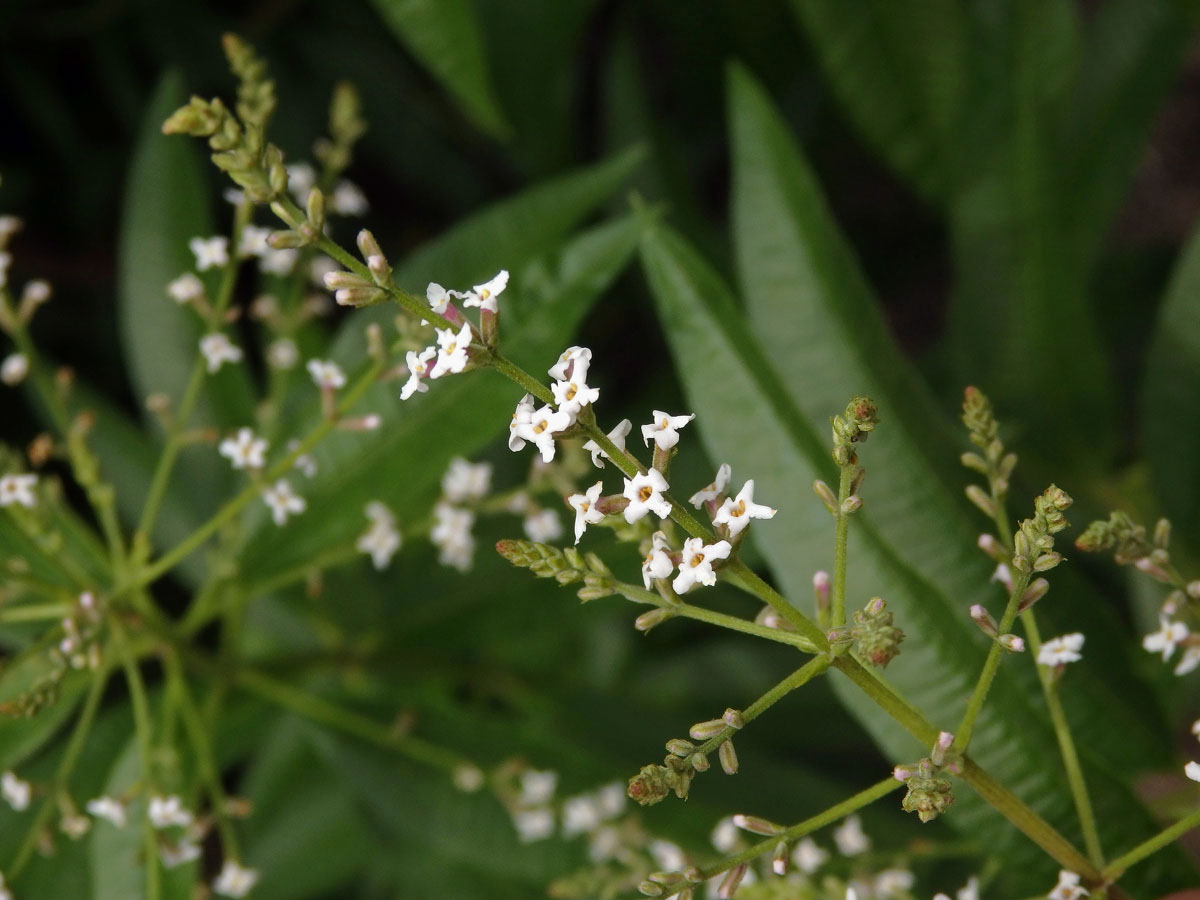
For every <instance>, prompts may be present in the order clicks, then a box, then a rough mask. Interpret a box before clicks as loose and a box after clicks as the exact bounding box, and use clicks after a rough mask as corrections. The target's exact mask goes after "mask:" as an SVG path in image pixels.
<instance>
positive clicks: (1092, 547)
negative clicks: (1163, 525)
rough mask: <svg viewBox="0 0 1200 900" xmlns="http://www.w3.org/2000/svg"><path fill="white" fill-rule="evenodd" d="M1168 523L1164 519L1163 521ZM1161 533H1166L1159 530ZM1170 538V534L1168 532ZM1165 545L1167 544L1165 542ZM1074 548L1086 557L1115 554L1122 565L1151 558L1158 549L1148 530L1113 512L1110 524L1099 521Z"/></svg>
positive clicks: (1082, 535) (1109, 520)
mask: <svg viewBox="0 0 1200 900" xmlns="http://www.w3.org/2000/svg"><path fill="white" fill-rule="evenodd" d="M1163 521H1164V522H1165V521H1166V520H1165V519H1164V520H1163ZM1159 531H1160V532H1163V531H1166V529H1159ZM1166 536H1168V537H1169V531H1166ZM1164 543H1165V541H1164ZM1075 546H1076V547H1078V548H1079V549H1080V550H1083V551H1085V552H1087V553H1095V552H1098V551H1102V550H1112V551H1113V558H1114V559H1115V560H1116V561H1117V562H1118V563H1120V564H1121V565H1126V564H1129V563H1132V562H1134V561H1136V560H1139V559H1142V558H1144V557H1147V556H1149V555H1150V554H1151V553H1153V552H1154V550H1155V549H1164V550H1165V549H1166V547H1165V546H1164V547H1161V548H1156V547H1155V545H1154V544H1152V543H1151V542H1150V540H1149V539H1148V537H1147V533H1146V527H1145V526H1144V525H1139V524H1138V523H1137V522H1135V521H1133V519H1131V518H1130V517H1129V514H1128V513H1125V512H1122V511H1121V510H1119V509H1118V510H1114V511H1113V512H1111V513H1109V516H1108V521H1107V522H1106V521H1104V520H1103V519H1098V520H1096V521H1095V522H1093V523H1092V524H1091V525H1089V526H1088V527H1087V529H1086V530H1085V531H1084V532H1083V534H1081V535H1080V536H1079V537H1078V538H1076V540H1075Z"/></svg>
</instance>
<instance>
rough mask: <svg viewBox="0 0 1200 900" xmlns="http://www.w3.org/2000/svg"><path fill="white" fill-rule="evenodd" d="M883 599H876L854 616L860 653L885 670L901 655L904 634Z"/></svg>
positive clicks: (854, 632)
mask: <svg viewBox="0 0 1200 900" xmlns="http://www.w3.org/2000/svg"><path fill="white" fill-rule="evenodd" d="M886 606H887V604H885V603H884V601H883V599H882V598H881V597H875V598H873V599H872V600H871V602H870V603H868V604H867V605H866V606H865V607H864V608H863V609H861V610H859V611H858V612H856V613H855V614H854V626H855V627H854V631H853V634H854V638H855V640H857V641H858V652H859V653H860V654H861V655H862V656H863V658H865V659H866V660H867V661H868V662H870V663H871V664H872V665H874V666H879V667H880V668H881V669H882V668H885V667H886V666H887V664H888V663H890V662H891V661H892V660H893V659H895V658H896V657H897V656H899V655H900V642H901V641H903V640H904V632H903V631H901V630H900V629H899V628H897V627H896V626H895V625H893V624H892V614H891V613H890V612H888V611H887V609H886Z"/></svg>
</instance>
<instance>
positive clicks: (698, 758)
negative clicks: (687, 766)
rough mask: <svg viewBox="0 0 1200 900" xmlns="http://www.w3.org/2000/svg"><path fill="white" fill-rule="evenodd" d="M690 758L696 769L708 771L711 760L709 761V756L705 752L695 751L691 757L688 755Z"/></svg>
mask: <svg viewBox="0 0 1200 900" xmlns="http://www.w3.org/2000/svg"><path fill="white" fill-rule="evenodd" d="M688 759H689V761H690V762H691V764H692V768H693V769H695V770H696V771H697V772H707V771H708V766H709V762H708V757H707V756H706V755H705V754H703V753H693V754H692V755H691V756H690V757H688Z"/></svg>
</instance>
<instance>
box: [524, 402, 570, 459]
mask: <svg viewBox="0 0 1200 900" xmlns="http://www.w3.org/2000/svg"><path fill="white" fill-rule="evenodd" d="M519 409H520V407H518V410H519ZM570 424H571V417H570V416H568V415H567V414H566V413H565V412H560V411H558V410H556V409H554V407H552V406H549V405H547V406H543V407H542V408H541V409H538V410H535V411H534V412H532V413H531V414H530V416H529V421H528V422H526V423H524V424H522V425H517V427H516V432H515V433H516V436H518V437H520V438H522V439H524V440H526V441H529V442H530V443H531V444H533V445H534V446H535V447H537V448H538V450H539V451H541V454H542V462H550V460H552V459H554V449H555V447H554V435H556V434H558V433H559V432H560V431H565V430H566V429H567V428H568V427H569V426H570ZM509 446H510V447H511V446H512V440H511V438H510V440H509Z"/></svg>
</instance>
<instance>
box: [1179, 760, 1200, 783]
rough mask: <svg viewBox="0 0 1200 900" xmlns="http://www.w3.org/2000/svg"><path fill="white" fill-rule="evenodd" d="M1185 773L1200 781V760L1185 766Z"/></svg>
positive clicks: (1193, 779)
mask: <svg viewBox="0 0 1200 900" xmlns="http://www.w3.org/2000/svg"><path fill="white" fill-rule="evenodd" d="M1183 774H1184V775H1186V776H1187V777H1188V778H1190V779H1192V781H1200V762H1190V763H1188V764H1187V765H1186V766H1184V767H1183Z"/></svg>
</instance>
